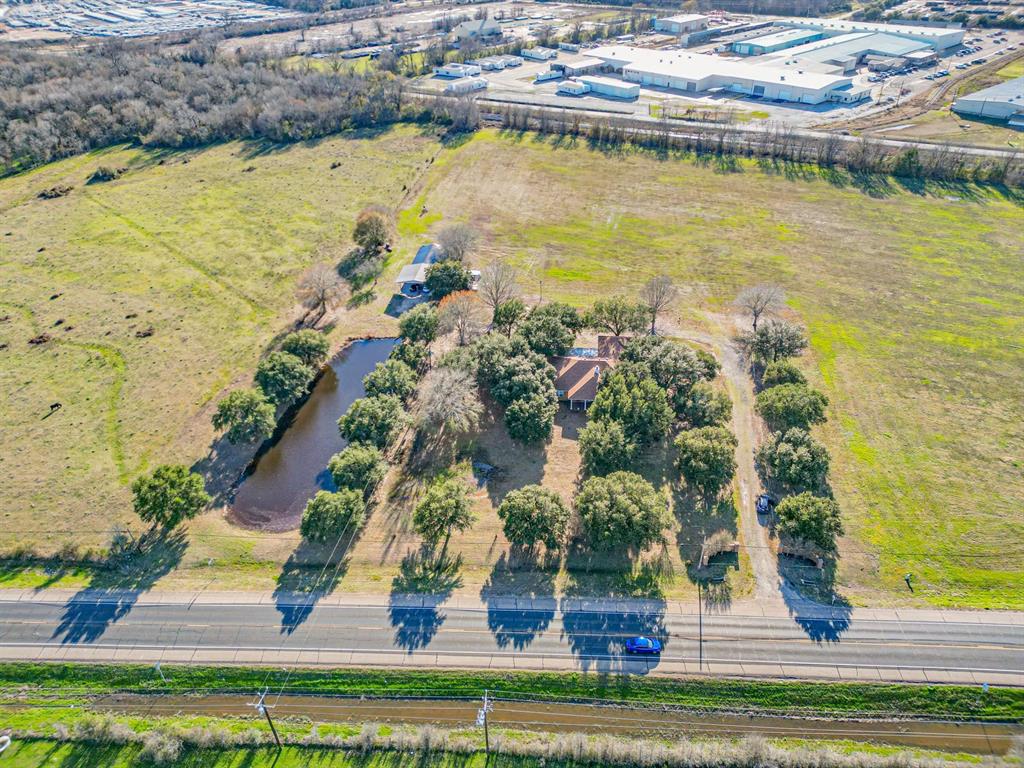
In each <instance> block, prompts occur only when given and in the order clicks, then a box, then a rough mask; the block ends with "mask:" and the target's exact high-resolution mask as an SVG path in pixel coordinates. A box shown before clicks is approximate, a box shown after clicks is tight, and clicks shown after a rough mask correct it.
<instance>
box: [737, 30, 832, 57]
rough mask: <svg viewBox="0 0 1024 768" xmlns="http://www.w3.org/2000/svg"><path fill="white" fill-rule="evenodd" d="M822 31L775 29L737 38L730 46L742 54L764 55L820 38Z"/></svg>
mask: <svg viewBox="0 0 1024 768" xmlns="http://www.w3.org/2000/svg"><path fill="white" fill-rule="evenodd" d="M822 36H823V33H822V32H819V31H818V30H816V29H781V30H780V29H775V30H774V31H773V32H770V33H768V34H767V35H758V36H757V37H751V38H749V39H747V40H737V41H736V42H735V43H732V45H731V46H730V47H731V48H732V51H733V53H738V54H740V55H741V56H762V55H764V54H766V53H775V52H776V51H781V50H784V49H786V48H792V47H794V46H797V45H803V44H804V43H809V42H812V41H814V40H820V39H821V38H822Z"/></svg>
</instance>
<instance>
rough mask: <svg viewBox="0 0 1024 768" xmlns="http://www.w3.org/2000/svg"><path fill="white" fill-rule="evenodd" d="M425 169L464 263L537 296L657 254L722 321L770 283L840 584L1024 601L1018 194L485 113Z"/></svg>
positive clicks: (435, 206)
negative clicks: (769, 160) (650, 142)
mask: <svg viewBox="0 0 1024 768" xmlns="http://www.w3.org/2000/svg"><path fill="white" fill-rule="evenodd" d="M425 189H426V191H425V193H424V197H423V200H424V201H425V202H426V204H427V206H428V208H429V210H430V211H431V214H432V215H440V216H442V217H443V220H445V221H451V220H463V221H469V222H471V223H472V224H473V225H475V226H477V227H479V228H480V229H481V230H483V231H484V232H485V233H486V243H485V245H484V247H483V248H482V253H481V254H480V256H479V261H480V262H485V261H486V260H487V259H488V258H489V257H491V256H497V255H503V256H510V257H512V258H514V259H515V260H516V261H518V262H519V263H520V264H521V265H523V267H524V268H525V270H527V272H528V274H529V275H530V278H529V285H528V288H529V290H530V291H531V292H533V293H539V292H541V291H543V295H544V297H545V298H555V297H558V298H563V299H566V300H568V301H572V302H574V303H577V304H580V303H586V302H588V301H589V300H590V299H591V298H592V297H597V296H601V295H607V294H611V293H617V292H630V291H635V290H636V289H637V288H638V287H639V286H640V285H641V284H642V283H643V282H644V281H646V280H647V279H648V278H650V277H651V276H652V275H655V274H658V273H667V274H669V275H671V276H672V277H673V278H674V279H675V280H676V281H677V282H679V283H680V284H682V285H684V286H686V291H687V292H686V297H685V300H684V301H683V303H682V306H681V308H680V313H679V314H680V317H679V318H678V320H679V322H681V323H684V324H698V325H704V326H707V327H708V328H709V329H715V328H719V329H721V328H723V327H724V328H726V329H729V328H731V327H732V318H731V317H728V316H727V315H728V314H729V313H730V311H731V309H730V306H729V302H730V300H731V299H732V297H733V296H734V295H735V293H736V291H737V290H738V289H739V288H741V287H742V286H744V285H747V284H751V283H757V282H762V281H771V282H776V283H779V284H781V285H783V286H784V287H785V289H786V291H787V294H788V296H789V298H790V306H791V307H792V309H793V310H795V313H796V316H797V317H798V318H799V319H800V320H802V321H803V322H804V323H806V324H807V326H808V328H809V332H810V336H811V341H812V349H811V351H810V353H809V355H808V356H807V358H806V359H805V360H804V361H803V363H802V365H803V367H804V368H805V369H806V370H807V371H808V373H809V375H810V377H811V379H812V380H813V382H814V383H815V384H816V385H817V386H819V387H821V388H823V389H824V391H826V392H827V394H828V396H829V398H830V399H831V407H830V409H829V415H830V421H829V423H828V425H827V426H826V427H825V428H824V429H823V430H821V431H820V433H821V434H822V435H823V439H825V441H826V442H827V444H828V447H829V449H830V450H831V453H832V460H833V473H832V478H833V485H834V489H835V493H836V495H837V497H838V499H839V502H840V503H841V505H842V509H843V512H844V519H845V523H846V529H847V533H848V535H847V536H846V538H844V540H843V541H842V545H841V551H842V559H841V565H840V569H839V578H840V586H841V589H842V591H843V592H844V593H846V594H847V595H848V596H850V597H851V598H852V599H854V600H855V601H856V602H890V601H893V600H896V599H899V600H907V599H910V600H919V601H921V600H923V601H927V602H929V603H932V604H936V605H960V606H984V607H1015V608H1022V607H1024V566H1022V563H1024V515H1022V513H1021V502H1022V501H1024V433H1022V430H1021V429H1020V424H1021V420H1022V417H1024V397H1022V390H1021V373H1022V371H1024V209H1022V207H1021V203H1020V201H1019V199H1018V200H1017V201H1014V200H1012V199H1009V198H1008V197H1007V196H1006V195H1004V194H1003V193H1001V192H999V191H998V190H993V189H979V188H974V187H949V188H940V187H935V188H928V189H925V190H920V189H915V190H914V191H911V190H909V189H906V188H904V187H903V186H901V185H900V184H898V183H896V182H893V181H887V180H882V179H872V180H865V181H862V182H860V183H857V182H856V180H853V179H850V178H849V177H847V176H845V175H843V174H838V173H837V174H831V175H827V176H826V175H825V174H819V173H817V172H815V171H803V172H800V171H793V170H792V169H788V170H787V169H771V168H769V169H764V168H760V167H759V166H758V165H756V164H754V163H741V164H739V165H737V166H732V167H730V168H726V169H723V168H722V167H720V166H719V165H717V164H715V163H710V164H696V163H694V162H693V161H691V160H670V161H666V160H663V159H658V158H656V157H654V156H652V155H650V154H646V153H641V152H629V151H627V152H624V153H621V154H619V153H611V154H605V153H602V152H599V151H593V150H590V149H588V148H586V147H585V145H584V144H583V143H582V142H581V143H579V144H577V145H575V146H573V145H571V144H569V143H563V144H562V145H561V146H559V147H557V148H556V147H555V146H554V145H553V143H552V142H551V141H542V140H538V139H536V138H535V137H533V136H529V135H528V136H520V135H501V134H499V133H496V132H483V133H481V134H478V135H477V136H476V138H474V139H473V140H472V141H469V142H468V143H466V144H464V145H463V146H461V147H460V148H458V149H457V150H452V151H450V152H448V153H446V154H445V155H443V156H442V157H441V158H440V159H439V162H437V163H435V164H434V167H433V168H432V170H431V174H430V175H429V176H428V179H427V181H426V186H425ZM908 572H909V573H911V574H912V575H913V581H914V584H915V589H916V592H915V594H914V595H913V596H911V595H910V594H909V593H908V592H907V589H906V586H905V584H904V582H903V575H904V574H905V573H908Z"/></svg>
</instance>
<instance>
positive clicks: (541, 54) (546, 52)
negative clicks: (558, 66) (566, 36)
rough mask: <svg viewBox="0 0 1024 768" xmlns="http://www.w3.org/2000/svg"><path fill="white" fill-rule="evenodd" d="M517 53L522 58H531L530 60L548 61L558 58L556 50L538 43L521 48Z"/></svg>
mask: <svg viewBox="0 0 1024 768" xmlns="http://www.w3.org/2000/svg"><path fill="white" fill-rule="evenodd" d="M519 55H520V56H522V57H523V58H524V59H531V60H532V61H550V60H551V59H557V58H558V51H556V50H555V49H554V48H545V47H544V46H542V45H538V46H535V47H533V48H523V49H522V50H521V51H520V52H519Z"/></svg>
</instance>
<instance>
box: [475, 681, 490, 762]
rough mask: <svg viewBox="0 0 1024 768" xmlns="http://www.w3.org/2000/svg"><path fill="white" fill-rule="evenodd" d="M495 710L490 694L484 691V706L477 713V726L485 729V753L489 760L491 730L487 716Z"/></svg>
mask: <svg viewBox="0 0 1024 768" xmlns="http://www.w3.org/2000/svg"><path fill="white" fill-rule="evenodd" d="M491 709H493V705H492V704H491V697H490V695H489V692H488V691H487V690H486V689H485V690H484V705H483V706H482V707H481V708H480V710H479V711H478V712H477V713H476V724H477V726H481V725H482V726H483V727H484V751H485V753H486V754H487V757H488V759H489V758H490V756H491V730H490V728H489V727H488V722H487V715H488V713H489V712H490V711H491Z"/></svg>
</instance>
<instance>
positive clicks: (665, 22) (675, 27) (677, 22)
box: [654, 13, 708, 35]
mask: <svg viewBox="0 0 1024 768" xmlns="http://www.w3.org/2000/svg"><path fill="white" fill-rule="evenodd" d="M707 28H708V17H707V16H704V15H702V14H699V13H683V14H679V15H678V16H668V17H666V18H664V19H655V20H654V29H655V30H656V31H658V32H667V33H668V34H670V35H685V34H689V33H690V32H697V31H699V30H702V29H707Z"/></svg>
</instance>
